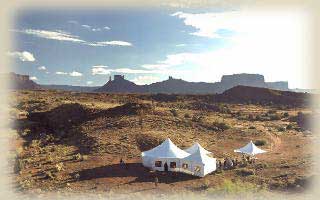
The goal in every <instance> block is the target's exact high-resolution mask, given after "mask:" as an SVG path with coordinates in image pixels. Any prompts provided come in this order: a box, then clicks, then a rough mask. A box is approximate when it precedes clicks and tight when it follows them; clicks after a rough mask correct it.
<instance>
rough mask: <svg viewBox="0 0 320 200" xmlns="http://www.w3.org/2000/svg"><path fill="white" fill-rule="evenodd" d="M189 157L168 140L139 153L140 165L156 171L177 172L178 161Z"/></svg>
mask: <svg viewBox="0 0 320 200" xmlns="http://www.w3.org/2000/svg"><path fill="white" fill-rule="evenodd" d="M189 155H190V154H189V153H187V152H185V151H183V150H182V149H180V148H179V147H177V146H176V145H175V144H173V143H172V141H171V140H170V139H169V138H168V139H166V140H165V141H164V142H163V143H162V144H160V145H159V146H157V147H155V148H153V149H151V150H149V151H144V152H142V153H141V157H142V164H143V165H144V166H145V167H148V168H151V169H153V170H158V171H166V170H168V171H177V170H179V166H180V159H181V158H184V157H187V156H189ZM165 164H166V165H165ZM165 166H167V167H165ZM168 166H170V167H168Z"/></svg>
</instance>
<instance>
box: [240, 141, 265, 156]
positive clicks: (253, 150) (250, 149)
mask: <svg viewBox="0 0 320 200" xmlns="http://www.w3.org/2000/svg"><path fill="white" fill-rule="evenodd" d="M234 152H237V153H244V154H248V155H250V156H254V155H256V154H259V153H265V152H266V151H265V150H262V149H260V148H258V147H257V146H256V145H255V144H254V143H253V142H252V140H251V141H250V142H249V143H248V144H247V145H246V146H244V147H242V148H240V149H236V150H234Z"/></svg>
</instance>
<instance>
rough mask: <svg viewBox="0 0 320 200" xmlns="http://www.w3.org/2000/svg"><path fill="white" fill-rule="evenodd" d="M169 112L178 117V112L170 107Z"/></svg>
mask: <svg viewBox="0 0 320 200" xmlns="http://www.w3.org/2000/svg"><path fill="white" fill-rule="evenodd" d="M170 112H171V113H172V115H173V116H174V117H178V112H177V110H176V109H171V110H170Z"/></svg>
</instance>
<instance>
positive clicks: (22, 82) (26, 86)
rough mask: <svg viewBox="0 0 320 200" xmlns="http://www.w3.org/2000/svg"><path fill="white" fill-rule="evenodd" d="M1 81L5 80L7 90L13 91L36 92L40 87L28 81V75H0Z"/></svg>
mask: <svg viewBox="0 0 320 200" xmlns="http://www.w3.org/2000/svg"><path fill="white" fill-rule="evenodd" d="M1 79H4V80H6V81H7V82H8V83H9V84H8V85H9V89H15V90H37V89H41V86H40V85H38V84H37V83H35V82H34V81H33V80H30V77H29V76H28V75H21V74H16V73H13V72H11V73H9V74H1Z"/></svg>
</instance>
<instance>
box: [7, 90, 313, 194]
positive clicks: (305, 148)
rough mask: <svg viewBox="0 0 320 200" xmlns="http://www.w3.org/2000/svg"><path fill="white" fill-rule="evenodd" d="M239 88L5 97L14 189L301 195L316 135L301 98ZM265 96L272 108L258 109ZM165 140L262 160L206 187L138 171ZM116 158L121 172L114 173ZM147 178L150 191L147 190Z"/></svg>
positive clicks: (215, 176)
mask: <svg viewBox="0 0 320 200" xmlns="http://www.w3.org/2000/svg"><path fill="white" fill-rule="evenodd" d="M240 89H241V90H239V88H237V87H235V88H232V89H230V90H228V91H226V92H225V93H223V94H221V95H220V96H221V97H217V96H216V95H173V94H107V93H78V92H70V91H69V92H66V91H54V90H50V91H44V90H39V91H28V90H24V91H13V92H12V93H11V95H12V98H11V99H12V100H13V101H11V112H10V113H11V119H12V120H14V122H15V123H14V124H15V125H14V127H13V128H14V131H15V132H16V135H15V136H14V137H12V143H11V144H12V147H11V152H12V166H14V174H13V175H12V179H13V181H14V184H15V186H16V190H17V191H18V192H20V193H23V194H33V195H36V194H37V195H38V194H39V195H40V194H41V195H44V194H47V193H50V192H57V191H58V192H59V193H73V194H74V193H82V192H84V193H95V194H98V193H101V194H103V196H105V195H112V194H117V195H125V194H127V195H128V194H129V195H138V194H145V193H148V194H153V195H164V194H175V193H177V192H184V193H185V194H188V192H192V193H197V194H201V195H204V196H203V197H208V196H214V195H229V194H236V195H237V197H239V196H238V195H239V194H241V195H247V194H250V193H259V194H261V195H263V194H265V193H268V194H269V193H271V194H274V193H279V192H280V193H282V194H291V193H302V192H305V191H306V190H307V189H308V188H309V186H310V184H312V180H313V177H314V176H316V175H317V174H315V173H314V172H313V171H312V167H313V166H314V162H313V161H312V149H311V144H312V140H313V137H314V136H313V135H312V130H311V129H310V128H309V127H308V123H306V122H305V120H307V119H308V117H306V116H307V115H311V114H312V112H311V110H310V108H309V107H308V106H307V105H306V104H305V102H307V99H306V98H308V97H306V96H303V95H302V94H291V93H287V92H281V91H274V90H269V89H264V90H262V91H261V88H258V89H257V88H251V87H247V88H240ZM238 91H245V92H243V93H239V92H238ZM250 91H251V92H250ZM257 92H261V95H257V94H258V93H257ZM264 93H265V94H266V95H262V94H264ZM270 95H271V97H273V98H275V99H265V100H263V99H264V98H266V97H268V98H269V97H270ZM218 96H219V95H218ZM257 98H258V100H259V101H257ZM282 98H284V99H285V100H281V99H282ZM286 98H287V99H286ZM235 99H236V100H239V101H235ZM277 99H279V100H277ZM301 99H304V101H302V100H301ZM262 100H263V101H262ZM285 102H287V104H286V103H285ZM291 102H292V103H291ZM301 102H302V103H301ZM20 113H26V114H24V115H19V114H20ZM310 130H311V132H310ZM167 137H170V138H171V140H172V141H173V142H174V143H175V144H177V145H178V146H179V147H180V148H183V149H184V148H187V147H189V146H191V145H192V144H193V142H199V143H200V144H201V145H202V146H203V147H205V148H206V149H208V150H209V151H211V152H213V156H214V157H216V158H217V159H220V160H222V159H224V158H225V157H232V158H238V159H241V156H240V155H238V154H236V153H234V152H233V150H234V149H236V148H239V147H241V146H244V145H245V144H246V143H247V142H249V141H250V140H253V141H254V142H255V143H256V144H257V145H259V147H260V148H262V149H264V150H267V151H268V152H267V153H266V154H263V155H259V156H258V160H257V162H256V164H248V165H243V166H242V165H241V166H238V167H237V168H235V169H230V170H218V171H216V172H214V173H212V174H209V175H208V176H206V177H204V178H196V177H192V176H189V175H185V174H165V173H158V172H152V171H149V170H148V169H146V168H144V167H143V166H142V165H141V160H140V154H141V151H144V150H147V149H150V148H153V147H155V146H156V145H158V144H160V143H161V142H162V141H163V140H164V139H165V138H167ZM120 158H123V160H124V161H125V162H126V163H127V167H126V168H121V167H120V166H119V160H120ZM155 176H157V177H158V178H159V185H158V187H155V186H154V184H153V181H154V177H155ZM142 197H143V195H141V196H140V197H139V198H142Z"/></svg>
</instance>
